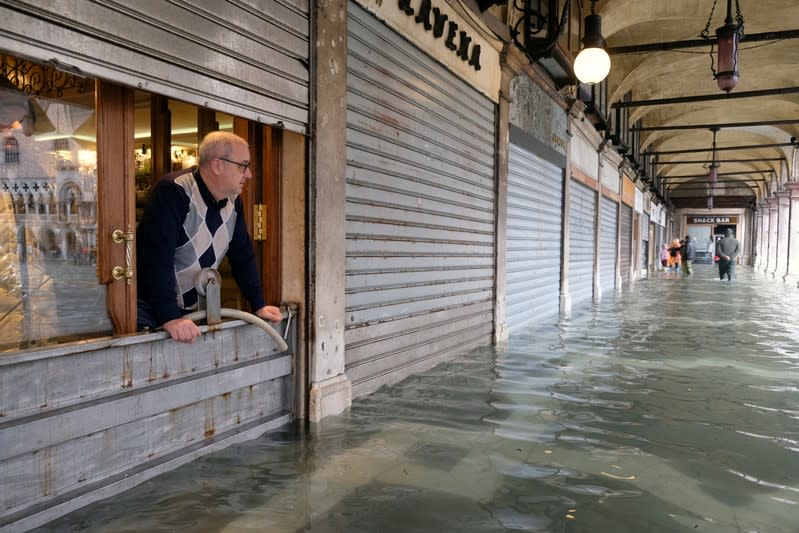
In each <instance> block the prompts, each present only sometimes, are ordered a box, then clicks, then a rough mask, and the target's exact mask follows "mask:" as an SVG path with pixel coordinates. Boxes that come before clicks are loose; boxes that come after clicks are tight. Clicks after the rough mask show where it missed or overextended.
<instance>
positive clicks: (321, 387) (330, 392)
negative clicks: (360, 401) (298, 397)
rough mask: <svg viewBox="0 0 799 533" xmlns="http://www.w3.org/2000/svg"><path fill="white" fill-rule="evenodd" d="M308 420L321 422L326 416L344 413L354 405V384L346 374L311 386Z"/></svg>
mask: <svg viewBox="0 0 799 533" xmlns="http://www.w3.org/2000/svg"><path fill="white" fill-rule="evenodd" d="M308 403H309V405H308V418H309V420H310V421H311V422H319V421H320V420H322V419H323V418H324V417H326V416H330V415H337V414H339V413H342V412H343V411H344V410H345V409H347V408H348V407H349V406H350V405H352V383H350V380H349V378H347V376H345V375H344V374H339V375H338V376H336V377H334V378H330V379H326V380H324V381H317V382H314V383H312V384H311V392H310V396H309V400H308Z"/></svg>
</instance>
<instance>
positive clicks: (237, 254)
mask: <svg viewBox="0 0 799 533" xmlns="http://www.w3.org/2000/svg"><path fill="white" fill-rule="evenodd" d="M236 213H237V215H236V227H235V228H234V229H233V239H232V240H231V241H230V246H229V247H228V252H227V258H228V260H229V261H230V268H231V270H232V272H233V279H235V280H236V285H238V286H239V289H241V292H242V293H243V294H244V298H246V299H247V302H248V303H249V304H250V310H251V311H252V312H253V313H254V312H256V311H257V310H258V309H260V308H262V307H263V306H264V305H266V303H265V302H264V295H263V291H262V290H261V280H260V277H259V276H258V267H257V265H256V262H255V252H254V251H253V247H252V240H250V235H249V233H247V225H246V224H245V223H244V208H243V204H242V201H241V197H237V198H236Z"/></svg>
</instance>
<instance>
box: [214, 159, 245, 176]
mask: <svg viewBox="0 0 799 533" xmlns="http://www.w3.org/2000/svg"><path fill="white" fill-rule="evenodd" d="M217 159H220V160H222V161H224V162H226V163H233V164H234V165H236V166H237V167H239V168H240V169H241V173H242V174H244V173H245V172H247V169H248V168H250V161H247V162H246V163H239V162H238V161H233V160H232V159H226V158H224V157H217Z"/></svg>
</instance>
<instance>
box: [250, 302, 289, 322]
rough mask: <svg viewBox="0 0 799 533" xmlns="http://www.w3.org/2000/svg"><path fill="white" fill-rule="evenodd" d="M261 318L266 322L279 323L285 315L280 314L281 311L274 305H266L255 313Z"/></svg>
mask: <svg viewBox="0 0 799 533" xmlns="http://www.w3.org/2000/svg"><path fill="white" fill-rule="evenodd" d="M255 314H256V315H258V316H259V317H260V318H263V319H264V320H268V321H270V322H273V323H275V324H276V323H278V322H280V321H281V320H283V313H281V312H280V309H278V308H277V307H275V306H273V305H265V306H263V307H262V308H260V309H259V310H257V311H256V312H255Z"/></svg>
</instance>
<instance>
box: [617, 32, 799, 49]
mask: <svg viewBox="0 0 799 533" xmlns="http://www.w3.org/2000/svg"><path fill="white" fill-rule="evenodd" d="M784 39H799V30H785V31H766V32H763V33H753V34H751V35H747V34H744V35H743V36H742V37H741V43H754V42H758V41H782V40H784ZM708 43H712V44H713V45H717V44H718V39H716V38H710V39H688V40H685V41H671V42H663V43H648V44H634V45H630V46H609V47H608V48H606V50H607V52H608V54H610V55H624V54H642V53H647V52H666V51H669V50H680V49H684V48H702V47H706V46H707V45H708Z"/></svg>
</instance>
